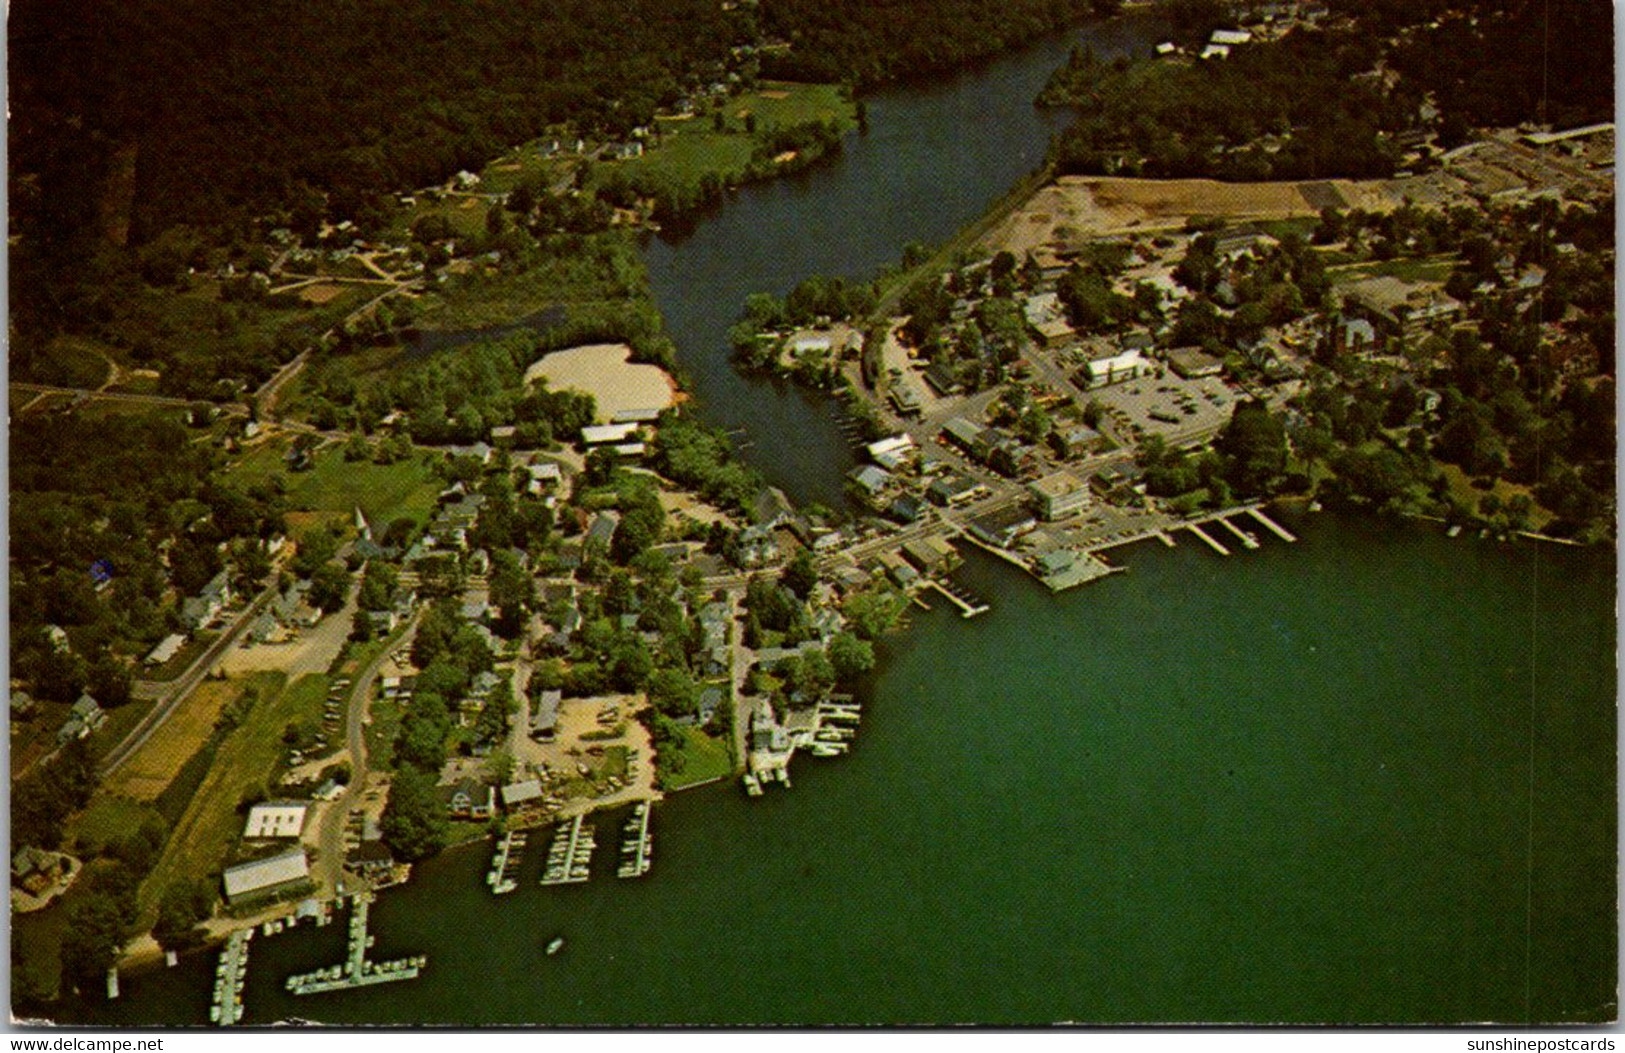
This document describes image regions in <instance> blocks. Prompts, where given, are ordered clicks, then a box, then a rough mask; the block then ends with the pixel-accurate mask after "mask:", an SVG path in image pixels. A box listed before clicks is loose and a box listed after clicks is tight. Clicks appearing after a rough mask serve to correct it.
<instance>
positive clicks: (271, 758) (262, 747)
mask: <svg viewBox="0 0 1625 1053" xmlns="http://www.w3.org/2000/svg"><path fill="white" fill-rule="evenodd" d="M327 685H328V678H327V676H326V675H325V674H314V675H311V676H305V677H301V678H299V680H297V681H295V682H294V683H293V684H288V683H287V678H286V677H285V676H284V675H283V674H281V673H256V674H254V675H252V676H249V677H246V678H245V679H244V680H243V681H242V686H243V687H244V688H245V689H246V688H248V687H253V688H255V689H257V690H258V691H259V692H260V699H259V702H258V703H257V704H256V705H255V706H254V707H253V708H252V709H251V710H249V712H248V713H247V715H246V716H245V717H244V718H243V723H242V724H241V726H239V727H238V728H237V729H236V730H235V731H233V732H232V733H231V735H230V736H229V737H227V739H226V740H225V742H224V743H222V744H221V747H220V749H219V751H218V752H217V753H216V755H215V758H214V763H213V764H211V765H210V767H209V772H208V774H207V775H206V776H204V779H203V783H202V785H201V786H200V787H199V788H198V792H197V793H196V795H195V796H194V797H193V798H192V801H191V804H190V805H189V806H188V807H187V809H186V811H185V812H184V813H183V814H182V815H181V818H180V821H179V822H177V823H176V824H175V829H174V831H173V832H172V833H171V835H170V838H169V843H168V844H166V845H165V846H164V854H163V857H162V858H161V859H160V860H159V861H158V865H157V866H156V867H154V868H153V871H152V874H151V876H150V877H148V879H147V881H146V883H145V884H143V885H142V886H141V906H142V910H143V918H144V919H146V918H150V915H151V911H152V910H153V909H154V908H155V906H156V904H157V902H158V899H159V897H160V896H162V894H163V890H164V889H165V888H166V887H168V885H169V884H170V883H172V882H174V881H177V880H183V879H192V878H197V877H199V876H202V875H208V874H218V873H219V871H220V870H221V868H222V867H223V866H224V864H225V862H226V859H227V854H228V853H229V852H230V850H231V848H232V846H233V845H234V844H236V841H237V837H238V833H239V831H240V829H241V825H242V816H241V815H240V814H239V813H238V805H239V804H240V803H241V802H242V800H243V798H244V797H245V796H247V795H249V794H251V793H253V794H258V793H260V792H262V791H269V790H272V789H274V787H275V785H276V782H275V780H276V777H277V775H279V774H280V772H281V771H282V768H283V759H284V747H283V743H282V732H283V729H284V728H286V727H287V726H288V725H289V724H295V723H300V722H304V721H311V722H316V723H319V722H320V721H321V712H322V703H323V701H324V700H325V699H326V698H327Z"/></svg>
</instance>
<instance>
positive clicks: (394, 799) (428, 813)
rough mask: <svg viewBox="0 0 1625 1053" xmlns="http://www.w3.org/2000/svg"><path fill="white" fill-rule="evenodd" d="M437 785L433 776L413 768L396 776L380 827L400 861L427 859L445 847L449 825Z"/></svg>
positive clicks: (402, 770)
mask: <svg viewBox="0 0 1625 1053" xmlns="http://www.w3.org/2000/svg"><path fill="white" fill-rule="evenodd" d="M434 786H435V778H434V776H433V775H430V774H427V773H424V772H419V771H416V770H414V769H412V768H403V769H401V770H400V771H399V772H397V773H396V775H395V779H394V782H393V783H391V785H390V788H389V803H388V804H386V805H385V806H384V814H383V816H382V818H381V819H380V820H379V824H378V825H379V828H380V830H381V831H382V832H383V835H384V843H385V844H387V845H388V846H389V848H390V851H391V852H393V853H395V857H396V858H397V859H403V860H407V861H412V860H417V859H424V858H426V857H428V856H432V855H434V854H435V853H436V852H438V851H440V850H441V849H442V848H444V847H445V845H446V840H447V837H448V836H449V833H450V824H449V823H448V822H447V820H446V816H445V812H444V809H443V808H442V806H441V804H440V798H439V795H438V794H436V793H435V788H434Z"/></svg>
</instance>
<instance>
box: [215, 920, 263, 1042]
mask: <svg viewBox="0 0 1625 1053" xmlns="http://www.w3.org/2000/svg"><path fill="white" fill-rule="evenodd" d="M253 938H254V930H253V929H238V930H236V931H235V932H233V933H232V934H231V935H230V936H227V937H226V949H225V950H223V951H221V952H220V962H219V964H218V965H216V966H215V967H214V1003H213V1004H212V1005H211V1006H210V1007H209V1020H210V1021H212V1022H213V1023H216V1024H219V1025H220V1026H221V1027H230V1026H231V1025H233V1024H235V1023H238V1022H239V1021H241V1020H242V1018H243V983H244V981H246V980H247V979H248V941H249V940H251V939H253Z"/></svg>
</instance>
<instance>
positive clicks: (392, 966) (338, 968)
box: [287, 892, 429, 995]
mask: <svg viewBox="0 0 1625 1053" xmlns="http://www.w3.org/2000/svg"><path fill="white" fill-rule="evenodd" d="M371 910H372V895H371V893H368V892H358V893H356V895H355V900H354V906H353V907H352V908H351V911H350V937H349V941H348V945H347V946H348V952H347V953H346V955H345V958H344V961H343V962H341V963H340V964H338V965H330V966H328V967H326V968H324V969H317V970H316V971H315V972H309V973H299V974H296V975H294V976H290V977H288V981H287V988H288V990H289V991H290V992H291V993H293V994H296V995H310V994H321V993H323V992H325V991H343V990H348V989H349V988H352V987H370V986H372V985H374V984H387V983H392V982H394V981H396V980H415V979H417V976H418V974H419V973H420V972H422V971H423V968H424V966H426V965H427V964H428V963H429V959H428V958H427V957H425V956H424V955H421V954H420V955H415V956H413V957H410V958H398V959H396V960H394V961H388V962H370V961H368V960H367V950H368V948H370V947H371V946H372V944H373V938H372V937H371V936H369V935H368V934H367V916H368V914H369V913H370V912H371Z"/></svg>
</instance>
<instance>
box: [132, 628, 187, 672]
mask: <svg viewBox="0 0 1625 1053" xmlns="http://www.w3.org/2000/svg"><path fill="white" fill-rule="evenodd" d="M184 646H186V637H185V636H182V635H181V634H180V633H170V634H169V635H168V636H166V637H164V638H163V639H162V640H159V641H158V646H157V647H154V648H153V649H152V650H150V651H148V652H147V657H145V658H143V659H142V661H143V662H144V663H146V664H147V665H163V664H164V663H165V662H167V661H169V660H170V659H171V658H174V657H175V656H176V655H177V654H179V653H180V650H181V648H182V647H184Z"/></svg>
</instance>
